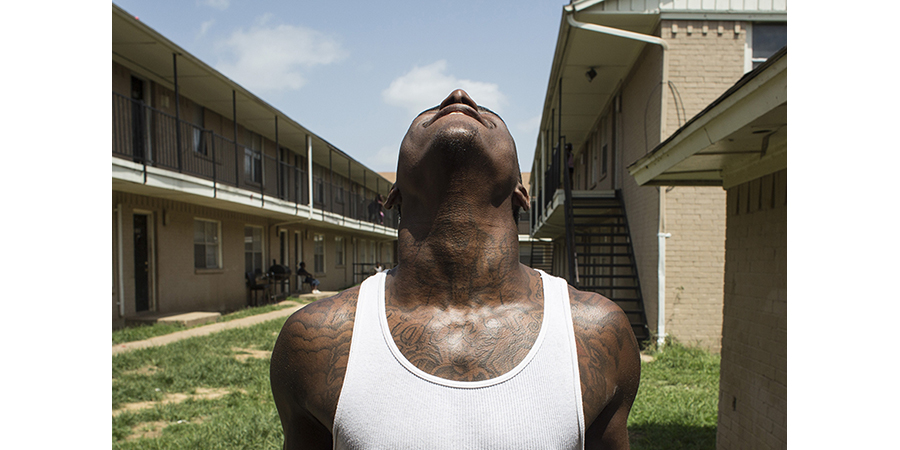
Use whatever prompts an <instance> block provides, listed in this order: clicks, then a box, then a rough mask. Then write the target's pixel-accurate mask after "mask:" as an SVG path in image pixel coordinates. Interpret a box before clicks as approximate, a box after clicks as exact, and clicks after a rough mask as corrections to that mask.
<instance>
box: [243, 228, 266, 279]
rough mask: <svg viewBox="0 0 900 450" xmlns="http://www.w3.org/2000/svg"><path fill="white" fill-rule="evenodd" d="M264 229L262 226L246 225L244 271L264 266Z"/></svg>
mask: <svg viewBox="0 0 900 450" xmlns="http://www.w3.org/2000/svg"><path fill="white" fill-rule="evenodd" d="M263 261H265V258H264V257H263V229H262V227H253V226H246V227H244V271H245V272H253V271H255V270H256V269H259V270H263V271H264V270H265V269H264V268H263Z"/></svg>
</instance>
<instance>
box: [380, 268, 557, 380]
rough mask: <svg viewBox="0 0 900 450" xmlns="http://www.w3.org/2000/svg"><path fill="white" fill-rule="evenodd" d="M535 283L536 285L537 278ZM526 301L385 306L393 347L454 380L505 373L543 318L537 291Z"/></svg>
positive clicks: (527, 345)
mask: <svg viewBox="0 0 900 450" xmlns="http://www.w3.org/2000/svg"><path fill="white" fill-rule="evenodd" d="M537 287H540V284H539V283H538V285H537ZM526 292H527V293H528V294H529V296H528V297H525V298H527V299H528V300H527V301H523V302H510V303H508V304H504V305H500V306H496V307H491V308H478V309H460V310H453V309H448V310H441V311H439V310H436V309H435V308H433V307H428V306H417V307H414V308H411V309H408V310H403V311H401V310H399V309H392V308H388V310H387V316H388V323H389V324H390V326H391V335H392V336H393V338H394V342H395V343H396V345H397V348H398V349H399V350H400V352H401V353H402V354H403V356H405V357H406V359H407V360H409V362H411V363H412V364H413V365H415V366H416V367H418V368H419V369H421V370H422V371H424V372H426V373H429V374H432V375H435V376H437V377H440V378H444V379H448V380H455V381H480V380H487V379H491V378H496V377H498V376H500V375H502V374H504V373H507V372H509V371H510V370H512V369H513V368H515V367H516V365H518V363H519V362H521V361H522V360H524V359H525V357H526V355H527V354H528V352H529V351H530V350H531V348H532V346H533V345H534V343H535V341H536V340H537V336H538V334H539V333H540V329H541V324H542V322H543V303H544V302H543V300H544V299H543V292H542V291H541V289H534V286H527V287H525V288H524V289H523V292H521V293H516V294H523V293H526Z"/></svg>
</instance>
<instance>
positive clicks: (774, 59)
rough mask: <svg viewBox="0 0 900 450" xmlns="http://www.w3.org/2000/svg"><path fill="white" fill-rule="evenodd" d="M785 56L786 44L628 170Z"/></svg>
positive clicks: (665, 144)
mask: <svg viewBox="0 0 900 450" xmlns="http://www.w3.org/2000/svg"><path fill="white" fill-rule="evenodd" d="M785 56H787V46H784V47H782V48H781V50H778V51H777V52H775V54H773V55H772V56H770V57H769V59H767V60H766V62H764V63H762V64H760V66H759V67H757V68H755V69H753V70H751V71H750V72H747V73H746V74H744V76H743V77H741V79H740V80H738V81H737V82H736V83H735V84H734V85H732V86H731V87H730V88H728V90H726V91H725V92H724V93H723V94H722V95H720V96H719V98H717V99H715V100H713V102H712V103H710V104H709V105H707V106H706V108H704V109H703V111H700V112H699V113H697V115H695V116H694V117H691V119H690V120H688V121H687V122H685V124H684V125H682V126H681V127H680V128H679V129H677V130H675V132H674V133H672V135H671V136H669V137H668V138H666V140H664V141H662V142H661V143H660V144H659V145H657V146H656V147H654V148H653V150H651V151H650V153H648V154H646V155H644V156H643V157H641V158H640V159H638V160H637V161H635V162H633V163H632V164H631V165H629V166H628V171H629V172H632V171H633V170H637V167H638V166H640V165H644V164H646V163H647V162H649V161H650V160H651V159H654V157H655V155H656V154H657V153H659V152H661V150H662V149H663V148H664V147H666V146H668V145H669V143H671V142H672V141H674V140H675V139H677V138H678V136H679V135H681V134H682V133H683V132H685V130H686V129H687V128H688V127H690V126H691V125H692V124H693V123H694V122H697V121H699V120H700V119H702V118H703V117H704V116H705V115H706V114H707V113H709V112H710V111H712V109H713V108H715V107H716V106H718V105H719V104H720V103H722V102H724V101H725V100H726V99H728V97H730V96H731V95H732V94H734V93H735V92H737V91H738V90H739V89H740V88H742V87H744V86H745V85H746V84H747V83H749V82H750V81H752V80H753V79H754V78H756V77H757V76H758V75H759V74H761V73H762V72H764V71H765V70H766V69H768V68H769V67H771V66H772V65H774V64H775V63H776V62H778V61H780V60H781V59H782V58H784V57H785ZM632 168H634V169H632ZM632 175H634V173H632Z"/></svg>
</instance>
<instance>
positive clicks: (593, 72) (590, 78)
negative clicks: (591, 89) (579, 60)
mask: <svg viewBox="0 0 900 450" xmlns="http://www.w3.org/2000/svg"><path fill="white" fill-rule="evenodd" d="M584 75H585V76H586V77H587V79H588V83H590V82H591V81H594V77H596V76H597V71H596V70H594V68H593V67H591V70H588V71H587V73H585V74H584Z"/></svg>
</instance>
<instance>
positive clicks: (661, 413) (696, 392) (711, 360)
mask: <svg viewBox="0 0 900 450" xmlns="http://www.w3.org/2000/svg"><path fill="white" fill-rule="evenodd" d="M651 354H652V355H653V356H654V358H655V360H654V361H653V362H645V363H642V364H641V387H640V389H639V390H638V396H637V398H636V399H635V402H634V406H633V407H632V409H631V414H630V415H629V417H628V431H629V434H630V435H631V448H632V449H635V450H645V449H646V450H649V449H654V450H676V449H715V448H716V422H717V418H718V396H719V356H718V355H713V354H710V353H708V352H705V351H703V350H700V349H696V348H689V347H684V346H682V345H680V344H677V343H670V344H668V345H666V347H665V349H664V350H663V351H662V352H656V351H652V352H651Z"/></svg>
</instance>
